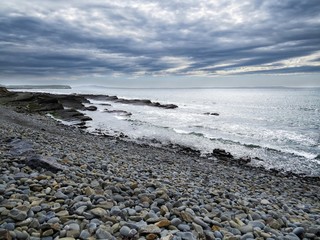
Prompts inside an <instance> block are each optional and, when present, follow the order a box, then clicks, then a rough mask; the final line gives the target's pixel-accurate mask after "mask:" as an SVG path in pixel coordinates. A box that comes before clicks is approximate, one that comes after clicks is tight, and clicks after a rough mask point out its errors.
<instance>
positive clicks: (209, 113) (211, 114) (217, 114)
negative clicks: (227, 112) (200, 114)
mask: <svg viewBox="0 0 320 240" xmlns="http://www.w3.org/2000/svg"><path fill="white" fill-rule="evenodd" d="M204 115H210V116H219V115H220V114H219V113H212V112H206V113H204Z"/></svg>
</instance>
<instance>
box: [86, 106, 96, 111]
mask: <svg viewBox="0 0 320 240" xmlns="http://www.w3.org/2000/svg"><path fill="white" fill-rule="evenodd" d="M97 109H98V108H97V107H96V106H88V107H86V108H85V110H87V111H96V110H97Z"/></svg>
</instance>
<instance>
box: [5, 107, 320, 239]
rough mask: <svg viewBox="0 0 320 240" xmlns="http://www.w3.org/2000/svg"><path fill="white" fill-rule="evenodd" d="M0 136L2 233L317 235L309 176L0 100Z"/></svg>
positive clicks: (316, 205)
mask: <svg viewBox="0 0 320 240" xmlns="http://www.w3.org/2000/svg"><path fill="white" fill-rule="evenodd" d="M0 136H1V138H0V149H1V177H0V181H1V182H0V192H1V196H0V200H1V201H0V209H1V221H0V233H1V234H0V235H3V236H6V237H7V238H4V239H15V237H16V238H17V239H28V238H29V239H33V240H36V239H41V238H42V239H48V240H49V239H63V238H65V239H66V237H70V239H163V240H167V239H215V238H220V239H222V238H223V239H247V238H260V239H268V238H269V239H272V238H273V239H302V238H307V239H319V238H320V220H319V219H320V201H319V200H320V194H319V192H320V187H319V179H317V178H311V179H308V178H302V177H299V176H295V175H293V176H285V175H283V174H281V173H273V172H270V171H269V172H268V171H266V170H264V169H260V168H252V167H250V166H246V165H242V164H228V163H226V162H225V161H212V160H210V159H204V158H200V157H199V156H196V155H194V154H190V153H188V152H186V151H177V150H176V149H172V148H171V149H170V148H168V149H165V148H157V147H152V146H148V145H141V144H137V143H133V142H127V141H123V140H121V139H117V138H111V137H104V136H97V135H91V134H89V133H86V132H84V131H83V130H81V129H79V128H74V127H68V126H65V125H62V124H59V123H58V122H57V121H54V120H53V119H50V118H48V117H46V116H43V115H38V114H27V113H24V112H22V113H18V112H15V111H14V110H13V109H12V107H3V106H1V105H0ZM30 159H37V160H40V162H41V163H42V165H41V164H38V165H37V164H31V165H30ZM42 160H45V161H42ZM40 162H39V163H40ZM46 162H47V164H46ZM52 163H55V164H54V166H52Z"/></svg>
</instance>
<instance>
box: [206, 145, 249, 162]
mask: <svg viewBox="0 0 320 240" xmlns="http://www.w3.org/2000/svg"><path fill="white" fill-rule="evenodd" d="M211 156H213V157H215V158H217V159H218V160H220V161H225V162H226V163H230V164H238V165H245V164H248V163H250V162H251V158H235V157H234V156H233V155H232V154H231V153H229V152H227V151H225V150H223V149H218V148H216V149H214V150H213V151H212V154H211Z"/></svg>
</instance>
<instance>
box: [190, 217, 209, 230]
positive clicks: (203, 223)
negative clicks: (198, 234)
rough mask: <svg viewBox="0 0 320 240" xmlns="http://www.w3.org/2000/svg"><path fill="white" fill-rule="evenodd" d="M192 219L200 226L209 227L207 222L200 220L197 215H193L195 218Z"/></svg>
mask: <svg viewBox="0 0 320 240" xmlns="http://www.w3.org/2000/svg"><path fill="white" fill-rule="evenodd" d="M193 221H194V222H195V223H196V224H198V225H200V226H201V227H203V228H204V229H209V228H210V227H209V226H208V224H206V223H205V222H204V221H202V219H201V218H199V217H195V218H194V219H193Z"/></svg>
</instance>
